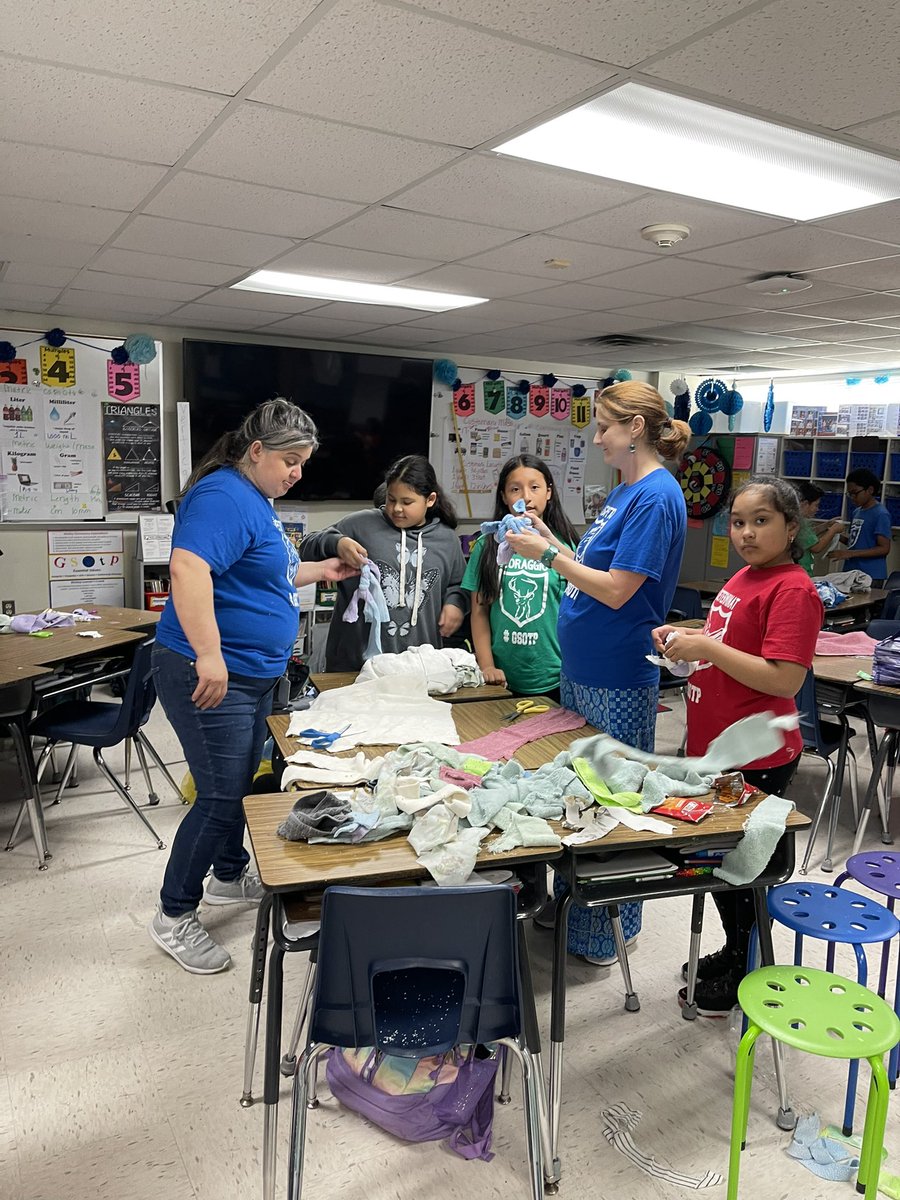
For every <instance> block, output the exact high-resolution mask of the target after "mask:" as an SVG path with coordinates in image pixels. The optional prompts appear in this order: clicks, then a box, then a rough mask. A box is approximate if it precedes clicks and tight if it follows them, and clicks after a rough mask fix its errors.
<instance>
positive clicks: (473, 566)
mask: <svg viewBox="0 0 900 1200" xmlns="http://www.w3.org/2000/svg"><path fill="white" fill-rule="evenodd" d="M517 500H524V501H525V506H526V508H525V511H526V515H527V516H529V517H530V518H531V520H532V523H533V524H534V526H535V528H536V529H537V530H538V532H540V533H543V534H545V535H546V533H547V530H548V529H549V531H550V532H552V533H553V534H554V535H555V536H556V537H557V538H558V539H559V540H560V541H563V542H566V543H568V544H569V545H570V546H573V547H574V546H575V545H577V543H578V535H577V534H576V533H575V530H574V529H573V528H572V524H571V522H570V521H569V518H568V517H567V516H566V514H565V513H564V512H563V507H562V504H560V502H559V500H557V498H556V488H555V487H554V483H553V476H552V474H551V473H550V468H549V467H548V466H547V464H546V463H545V462H544V460H543V459H542V458H536V457H535V456H534V455H533V454H519V455H517V456H516V457H515V458H511V459H509V461H508V462H506V463H504V465H503V467H502V468H501V471H500V478H499V479H498V480H497V493H496V498H495V502H494V516H493V519H494V520H495V521H500V520H502V519H503V517H505V516H506V515H507V513H510V512H512V511H513V505H514V504H515V502H516V501H517ZM545 523H546V524H545ZM495 550H496V545H495V543H494V542H493V539H492V538H489V537H481V538H479V539H478V541H477V542H476V543H475V545H474V546H473V547H472V555H471V557H470V559H469V565H468V567H467V568H466V573H465V575H464V576H463V581H462V586H463V587H464V588H465V589H466V591H469V592H471V593H472V641H473V642H474V644H475V657H476V659H477V660H478V665H479V667H481V671H482V674H483V675H484V678H485V682H486V683H499V684H501V685H503V686H505V687H508V688H509V689H510V691H511V692H514V693H515V694H516V695H521V696H538V695H540V696H552V697H553V698H554V699H558V698H559V662H560V654H559V639H558V637H557V633H556V621H557V617H558V615H559V602H560V599H561V598H562V594H563V591H564V590H565V586H566V581H565V580H564V579H563V577H562V576H561V575H558V574H557V573H556V571H554V570H553V569H552V567H551V566H548V565H546V564H544V563H543V562H535V561H533V560H531V559H525V558H521V557H519V555H517V554H514V555H513V557H512V558H511V559H510V561H509V562H508V563H507V565H506V566H505V567H498V565H497V555H496V553H495Z"/></svg>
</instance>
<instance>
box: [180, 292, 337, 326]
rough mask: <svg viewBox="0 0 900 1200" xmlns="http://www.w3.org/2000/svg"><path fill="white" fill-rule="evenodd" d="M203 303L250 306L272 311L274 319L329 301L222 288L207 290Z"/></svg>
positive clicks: (260, 310)
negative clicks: (213, 290)
mask: <svg viewBox="0 0 900 1200" xmlns="http://www.w3.org/2000/svg"><path fill="white" fill-rule="evenodd" d="M203 303H204V304H207V305H216V306H218V307H220V308H250V309H255V310H256V311H257V312H270V313H272V314H273V316H272V320H273V321H274V320H275V319H276V316H275V314H278V313H282V314H283V313H301V312H309V311H310V310H311V309H314V308H321V307H322V306H323V305H324V304H327V303H328V301H327V300H321V299H316V298H313V297H311V296H279V295H275V294H274V293H271V292H242V291H236V290H235V289H234V288H221V289H220V290H219V291H216V292H207V294H206V295H205V296H204V297H203Z"/></svg>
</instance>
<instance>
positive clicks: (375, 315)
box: [316, 301, 422, 329]
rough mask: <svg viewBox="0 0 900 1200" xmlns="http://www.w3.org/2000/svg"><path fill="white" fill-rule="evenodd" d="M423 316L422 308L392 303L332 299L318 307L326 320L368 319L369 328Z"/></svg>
mask: <svg viewBox="0 0 900 1200" xmlns="http://www.w3.org/2000/svg"><path fill="white" fill-rule="evenodd" d="M421 316H422V310H421V309H420V308H400V307H395V306H394V305H392V304H349V303H343V302H341V301H332V302H330V303H328V304H323V305H322V307H321V308H317V309H316V317H320V318H322V319H323V320H325V321H330V320H332V319H333V320H335V321H354V322H356V323H359V322H363V321H368V322H369V324H368V326H367V328H369V329H376V328H380V327H381V326H382V325H389V324H390V325H399V324H402V322H403V321H414V320H415V319H416V318H417V317H421Z"/></svg>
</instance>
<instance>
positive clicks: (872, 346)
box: [855, 330, 900, 354]
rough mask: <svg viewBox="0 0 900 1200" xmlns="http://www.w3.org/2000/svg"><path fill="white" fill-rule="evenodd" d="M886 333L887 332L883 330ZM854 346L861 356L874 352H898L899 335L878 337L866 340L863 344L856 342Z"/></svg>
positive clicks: (899, 344) (899, 346)
mask: <svg viewBox="0 0 900 1200" xmlns="http://www.w3.org/2000/svg"><path fill="white" fill-rule="evenodd" d="M886 332H887V330H885V333H886ZM855 345H856V347H857V348H858V349H859V352H860V353H861V354H862V353H867V354H871V353H872V352H873V351H875V350H900V333H898V334H896V336H893V337H879V338H875V339H874V340H870V339H868V338H867V339H866V340H865V341H864V342H856V343H855Z"/></svg>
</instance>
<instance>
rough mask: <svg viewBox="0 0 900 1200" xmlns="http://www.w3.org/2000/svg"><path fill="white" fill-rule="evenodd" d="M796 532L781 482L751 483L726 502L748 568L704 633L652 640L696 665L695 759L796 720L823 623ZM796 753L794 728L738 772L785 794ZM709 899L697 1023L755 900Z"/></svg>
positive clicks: (730, 993) (720, 1000) (726, 988)
mask: <svg viewBox="0 0 900 1200" xmlns="http://www.w3.org/2000/svg"><path fill="white" fill-rule="evenodd" d="M799 528H800V497H799V496H798V494H797V492H796V491H795V490H794V488H793V487H792V486H791V485H790V484H789V483H785V481H784V480H782V479H772V478H769V477H759V478H754V479H751V480H750V481H749V482H748V483H746V484H744V486H743V487H740V488H738V490H737V491H736V492H735V493H734V494H733V495H732V497H731V542H732V545H733V546H734V548H735V550H737V552H738V554H740V556H741V558H743V559H744V561H745V562H746V563H747V566H746V567H742V568H741V570H740V571H738V573H737V574H736V575H733V576H732V578H731V579H729V581H728V582H727V583H726V584H724V585H723V587H722V589H721V590H720V592H719V594H718V596H716V598H715V600H714V601H713V603H712V605H711V607H710V610H709V615H708V616H707V619H706V625H705V626H704V627H703V629H702V630H695V629H675V628H674V627H673V626H672V625H662V626H660V627H659V628H658V629H654V631H653V640H654V643H655V645H656V647H657V649H658V650H659V652H660V653H661V654H664V655H665V656H666V658H668V659H671V660H672V662H695V663H697V664H698V666H697V669H696V670H695V671H694V672H693V674H692V675H691V676H690V677H689V678H688V683H687V693H686V696H687V725H688V742H687V752H688V754H689V755H702V754H703V753H704V752H705V751H706V749H707V748H708V746H709V744H710V743H711V742H712V740H713V739H714V738H715V737H717V736H718V734H720V733H721V732H722V731H723V730H724V729H726V728H727V727H728V726H729V725H731V724H733V722H735V721H737V720H739V719H740V718H741V717H747V716H750V715H751V714H753V713H760V712H771V713H775V714H776V715H779V716H780V715H786V714H788V713H794V712H796V711H797V706H796V704H795V703H794V697H795V696H796V694H797V692H799V691H800V688H801V686H802V684H803V681H804V679H805V678H806V672H807V671H808V670H809V668H810V666H811V665H812V660H813V655H814V654H815V647H816V638H817V637H818V634H819V630H820V629H821V627H822V616H823V608H822V601H821V600H820V599H819V596H818V593H817V592H816V589H815V588H814V587H813V585H812V583H811V582H810V579H809V576H808V575H807V574H806V572H805V571H804V570H803V568H802V567H799V566H797V565H796V564H797V560H798V559H799V558H800V556H801V554H802V549H801V548H800V547H799V546H798V545H797V544H796V542H795V538H796V536H797V532H798V530H799ZM673 632H674V633H675V634H676V635H677V636H676V637H674V638H673V639H672V641H670V642H669V643H668V645H666V639H667V637H668V636H669V634H671V633H673ZM802 749H803V740H802V737H801V735H800V731H799V729H794V730H791V731H789V732H787V733H786V734H785V738H784V745H783V746H782V747H781V749H780V750H778V751H777V752H776V753H774V754H771V755H769V756H768V757H767V758H764V759H758V760H757V761H756V762H752V763H747V764H746V765H745V766H744V767H743V768H742V770H743V773H744V778H745V779H746V780H747V782H748V783H751V784H753V785H754V786H755V787H757V788H759V789H760V791H764V792H770V793H774V794H776V795H784V792H785V789H786V788H787V786H788V784H789V783H790V781H791V779H792V778H793V775H794V772H795V771H796V769H797V763H798V761H799V758H800V754H801V752H802ZM713 899H714V900H715V902H716V907H717V908H718V910H719V916H720V917H721V918H722V925H723V927H724V929H725V946H724V947H723V948H722V949H721V950H717V951H716V952H715V954H708V955H706V956H705V957H704V958H701V959H700V963H699V966H698V971H697V992H696V999H697V1008H698V1011H699V1012H700V1013H701V1014H703V1015H704V1016H725V1015H727V1013H728V1012H730V1011H731V1009H732V1008H733V1007H734V1005H735V1004H736V1003H737V986H738V984H739V983H740V981H741V979H742V977H743V975H744V973H745V969H746V961H747V944H748V941H749V938H750V930H751V929H752V928H753V923H754V920H755V914H754V908H753V893H752V891H750V890H749V889H739V890H738V889H735V890H732V891H728V892H714V893H713ZM683 970H684V969H683ZM685 977H686V971H685ZM684 991H685V989H683V988H682V990H681V992H680V993H679V997H680V998H681V999H682V1000H683V999H684Z"/></svg>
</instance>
